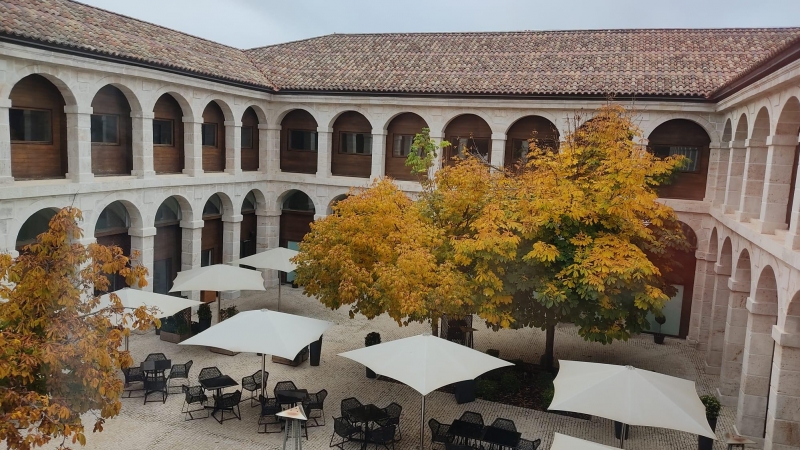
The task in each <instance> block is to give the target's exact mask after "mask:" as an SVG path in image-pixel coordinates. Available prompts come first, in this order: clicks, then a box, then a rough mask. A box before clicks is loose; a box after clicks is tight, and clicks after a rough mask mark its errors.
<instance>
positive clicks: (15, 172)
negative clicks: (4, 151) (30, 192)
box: [8, 75, 67, 180]
mask: <svg viewBox="0 0 800 450" xmlns="http://www.w3.org/2000/svg"><path fill="white" fill-rule="evenodd" d="M9 97H10V99H11V108H10V109H9V110H8V125H9V131H10V133H11V176H13V177H14V178H15V179H18V180H25V179H41V178H64V177H65V176H66V174H67V116H66V114H65V113H64V106H65V105H66V103H65V101H64V97H63V96H62V95H61V92H60V91H59V90H58V88H57V87H56V86H55V85H54V84H53V83H51V82H50V81H49V80H48V79H47V78H45V77H43V76H41V75H28V76H27V77H25V78H23V79H21V80H20V81H18V82H17V84H15V85H14V88H13V89H11V95H10V96H9Z"/></svg>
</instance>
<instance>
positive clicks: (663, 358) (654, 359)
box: [85, 289, 735, 450]
mask: <svg viewBox="0 0 800 450" xmlns="http://www.w3.org/2000/svg"><path fill="white" fill-rule="evenodd" d="M276 296H277V290H276V289H272V290H270V291H269V292H267V293H263V292H261V293H255V294H245V295H244V296H242V297H241V298H239V299H236V300H223V302H224V303H225V305H223V306H227V305H231V304H233V303H234V302H235V303H236V304H237V305H238V306H239V309H240V310H242V311H243V310H249V309H257V308H275V307H277V302H276ZM281 303H282V306H283V311H284V312H288V313H293V314H300V315H306V316H309V317H316V318H320V319H325V320H330V321H332V322H333V323H335V326H333V327H332V328H331V329H330V330H329V331H328V332H327V333H325V336H324V339H323V345H322V359H321V365H320V366H319V367H310V366H309V364H308V362H305V363H303V364H302V365H300V366H299V367H289V366H285V365H281V364H274V363H272V362H270V361H269V360H268V361H267V371H268V372H269V380H268V383H267V390H268V392H269V394H270V396H272V395H273V394H272V390H273V388H274V386H275V384H276V383H277V382H279V381H283V380H291V381H294V382H295V384H297V386H298V387H300V388H306V389H308V390H309V392H316V391H318V390H320V389H323V388H325V389H327V390H328V393H329V395H328V398H327V400H326V401H325V416H326V426H325V427H317V428H310V430H309V440H308V441H307V442H304V448H307V449H309V450H317V449H327V448H328V444H329V441H330V437H331V433H332V431H333V420H331V418H332V417H334V416H339V415H340V412H339V409H340V408H339V404H340V401H341V400H342V399H343V398H346V397H357V398H358V399H359V400H361V401H362V402H363V403H365V404H366V403H374V404H376V405H378V406H380V407H383V406H385V405H387V404H389V403H390V402H392V401H395V402H398V403H400V404H401V405H402V406H403V413H402V416H401V431H402V440H401V441H400V442H399V443H398V444H397V445H396V448H398V449H415V448H418V445H419V432H420V414H421V411H420V402H421V397H420V395H419V394H418V393H417V392H416V391H414V390H413V389H411V388H409V387H407V386H405V385H402V384H397V383H390V382H385V381H379V380H371V379H367V378H366V377H365V373H364V372H365V369H364V367H363V366H362V365H360V364H358V363H356V362H354V361H351V360H349V359H346V358H343V357H340V356H337V354H338V353H340V352H344V351H348V350H353V349H356V348H360V347H362V346H363V345H364V336H365V335H366V334H367V333H368V332H370V331H378V332H380V334H381V337H382V339H383V341H389V340H393V339H398V338H402V337H407V336H412V335H415V334H420V333H422V332H424V331H426V330H428V326H427V325H423V324H414V325H410V326H407V327H399V326H398V325H397V324H396V323H395V322H393V321H392V320H391V319H390V318H388V317H385V316H383V317H380V318H377V319H374V320H367V319H365V318H363V317H361V316H357V317H356V318H355V319H349V318H348V314H347V309H346V308H343V309H340V310H338V311H331V310H328V309H326V308H324V307H323V306H322V305H321V304H320V303H319V302H317V301H316V300H315V299H312V298H307V297H305V296H303V295H302V293H301V291H300V290H299V289H284V290H283V301H282V302H281ZM212 309H216V308H212ZM476 323H477V321H476ZM476 328H479V330H478V331H476V332H475V348H476V349H477V350H481V351H485V350H486V349H489V348H496V349H499V350H500V354H501V356H502V357H505V358H522V359H523V360H525V361H537V360H538V358H539V355H540V354H541V353H542V351H543V350H544V340H545V336H544V332H542V331H539V330H531V329H525V330H503V331H499V332H494V331H491V330H490V329H484V328H483V326H482V325H478V326H476ZM130 349H131V352H132V354H133V358H134V361H137V362H138V361H142V360H143V359H144V357H145V356H146V355H147V354H148V353H153V352H163V353H165V354H166V355H167V356H168V357H169V358H171V359H172V362H173V363H183V362H185V361H187V360H189V359H192V360H194V366H193V367H192V369H191V373H190V380H191V382H192V384H197V374H198V373H199V371H200V369H201V368H203V367H207V366H217V367H219V368H220V369H221V370H222V372H223V373H225V374H227V375H230V376H232V377H233V378H234V379H236V380H237V381H239V380H241V378H242V377H244V376H246V375H250V374H252V373H253V372H254V371H256V370H258V369H259V368H260V364H261V358H259V357H257V356H256V355H254V354H244V353H243V354H239V355H236V356H225V355H219V354H216V353H211V352H209V351H208V350H206V349H205V348H200V347H192V346H181V345H175V344H170V343H167V342H163V341H161V340H159V338H158V336H156V335H155V334H154V333H153V332H152V331H151V332H147V333H144V334H141V335H134V336H132V337H131V339H130ZM555 351H556V357H557V358H563V359H573V360H581V361H594V362H603V363H612V364H630V365H633V366H636V367H639V368H643V369H647V370H653V371H656V372H661V373H664V374H668V375H673V376H677V377H681V378H686V379H689V380H694V381H695V382H696V383H697V387H698V391H699V393H700V394H707V393H712V392H713V391H714V388H715V387H716V386H717V384H718V377H717V376H714V375H708V374H705V373H703V372H702V370H701V367H702V359H701V354H700V353H699V352H697V351H696V350H694V349H693V348H691V347H689V346H688V345H686V343H685V342H684V341H681V340H672V339H667V340H666V343H665V345H656V344H654V343H653V339H652V337H651V336H649V335H642V336H637V337H634V338H633V339H631V340H629V341H628V342H615V343H613V344H611V345H602V344H597V343H587V342H585V341H584V340H583V339H581V338H580V337H579V336H578V334H577V330H576V329H575V328H574V327H572V326H569V325H564V326H561V327H559V328H558V330H557V332H556V350H555ZM182 404H183V396H182V395H180V394H173V395H170V396H169V398H168V399H167V401H166V403H165V404H161V403H148V404H146V405H143V404H142V400H141V399H123V406H122V412H121V414H120V416H119V417H117V418H115V419H112V420H109V421H108V422H107V423H106V425H105V431H103V432H102V433H94V434H93V433H91V432H90V431H91V425H89V424H90V423H91V422H90V420H91V419H90V417H88V416H87V418H86V420H87V422H86V423H87V425H88V436H87V445H86V447H85V448H86V449H102V450H112V449H113V450H128V449H131V450H133V449H136V450H141V449H173V448H174V449H197V450H205V449H265V448H266V449H274V448H281V447H282V439H283V435H282V434H258V433H257V432H256V430H257V422H258V412H259V408H258V407H255V408H251V407H250V406H249V402H243V403H242V404H241V411H242V420H241V421H238V420H235V419H234V420H232V421H226V422H225V423H224V424H222V425H220V424H219V423H217V422H216V421H215V420H214V419H211V418H209V419H202V420H194V421H188V422H186V421H184V420H183V416H182V414H181V413H180V409H181V405H182ZM652 407H653V408H658V407H659V405H658V404H653V405H652ZM467 410H472V411H477V412H480V413H481V414H482V415H483V417H484V420H485V421H487V422H492V421H494V419H495V418H497V417H504V418H508V419H511V420H513V421H514V422H515V423H516V425H517V429H518V430H519V431H521V433H522V436H523V437H525V438H528V439H539V438H541V439H542V441H543V444H542V447H540V448H541V449H545V450H546V449H548V448H549V447H550V443H551V442H552V439H553V433H554V432H560V433H564V434H568V435H571V436H576V437H579V438H582V439H588V440H591V441H594V442H598V443H602V444H606V445H612V446H614V445H615V444H617V443H618V442H617V441H616V440H615V439H614V435H613V424H612V422H611V421H609V420H606V419H601V418H592V419H591V420H582V419H575V418H570V417H565V416H561V415H556V414H551V413H546V412H542V411H535V410H530V409H524V408H518V407H514V406H508V405H503V404H500V403H493V402H488V401H483V400H477V401H475V402H473V403H468V404H464V405H458V404H457V403H456V401H455V398H454V397H453V395H451V394H445V393H441V392H434V393H432V394H430V395H428V397H427V400H426V412H425V414H426V416H425V417H426V420H427V419H428V418H431V417H434V418H436V419H438V420H439V421H441V422H445V423H449V422H451V421H452V420H453V419H456V418H457V417H459V416H460V415H461V413H462V412H464V411H467ZM734 418H735V410H734V409H732V408H723V409H722V415H721V417H720V420H719V424H718V426H717V435H718V436H722V435H723V433H724V432H725V431H729V430H732V429H733V422H734ZM425 432H426V443H427V444H426V448H430V435H429V433H430V431H429V429H428V428H427V426H426V427H425ZM715 445H716V446H715V447H714V448H715V449H723V448H724V446H723V445H722V444H720V443H719V442H718V443H716V444H715ZM625 447H626V448H627V449H634V450H646V449H647V450H649V449H653V450H656V449H659V450H660V449H685V450H694V449H696V448H697V437H696V436H694V435H689V434H687V433H682V432H678V431H672V430H665V429H658V428H646V427H634V428H632V429H631V437H630V439H629V441H627V442H626V446H625ZM347 448H358V447H357V446H355V445H351V446H349V447H347Z"/></svg>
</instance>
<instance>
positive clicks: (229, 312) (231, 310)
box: [220, 305, 239, 320]
mask: <svg viewBox="0 0 800 450" xmlns="http://www.w3.org/2000/svg"><path fill="white" fill-rule="evenodd" d="M236 314H239V309H238V308H236V305H233V306H229V307H227V308H222V309H221V310H220V316H222V317H221V320H225V319H230V318H231V317H233V316H235V315H236Z"/></svg>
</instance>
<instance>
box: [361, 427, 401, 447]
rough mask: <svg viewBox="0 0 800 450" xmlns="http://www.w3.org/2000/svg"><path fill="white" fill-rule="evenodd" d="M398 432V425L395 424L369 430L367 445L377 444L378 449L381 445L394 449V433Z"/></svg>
mask: <svg viewBox="0 0 800 450" xmlns="http://www.w3.org/2000/svg"><path fill="white" fill-rule="evenodd" d="M396 432H397V427H396V426H394V425H384V426H382V427H379V428H375V429H374V430H369V429H368V430H367V436H366V441H367V446H369V444H375V448H376V449H377V448H378V446H379V445H380V446H381V447H384V448H386V449H387V450H388V449H389V448H392V449H394V435H395V433H396Z"/></svg>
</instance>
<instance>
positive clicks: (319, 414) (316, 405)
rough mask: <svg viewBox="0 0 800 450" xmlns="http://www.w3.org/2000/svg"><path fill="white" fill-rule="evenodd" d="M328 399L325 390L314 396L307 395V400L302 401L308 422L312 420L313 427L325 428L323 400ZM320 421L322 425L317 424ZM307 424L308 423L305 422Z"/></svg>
mask: <svg viewBox="0 0 800 450" xmlns="http://www.w3.org/2000/svg"><path fill="white" fill-rule="evenodd" d="M327 397H328V391H326V390H325V389H323V390H321V391H319V392H316V393H314V394H308V398H307V399H306V400H305V401H303V409H304V410H305V412H306V416H307V417H308V419H309V421H310V420H311V419H313V420H314V426H315V427H319V426H323V427H324V426H325V398H327ZM319 419H322V423H319ZM306 424H308V422H306Z"/></svg>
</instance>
